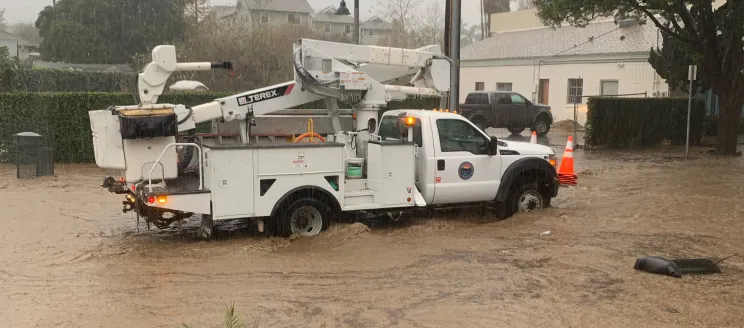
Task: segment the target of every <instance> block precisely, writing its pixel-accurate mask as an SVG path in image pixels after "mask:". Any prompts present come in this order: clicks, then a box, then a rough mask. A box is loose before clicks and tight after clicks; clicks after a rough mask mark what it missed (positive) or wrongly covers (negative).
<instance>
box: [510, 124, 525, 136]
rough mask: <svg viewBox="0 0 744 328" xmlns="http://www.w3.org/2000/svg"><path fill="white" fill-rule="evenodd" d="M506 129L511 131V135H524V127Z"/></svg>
mask: <svg viewBox="0 0 744 328" xmlns="http://www.w3.org/2000/svg"><path fill="white" fill-rule="evenodd" d="M506 129H507V130H509V132H511V134H513V135H519V134H520V133H522V131H524V127H519V128H518V127H514V126H508V127H506Z"/></svg>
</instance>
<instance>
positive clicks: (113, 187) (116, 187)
mask: <svg viewBox="0 0 744 328" xmlns="http://www.w3.org/2000/svg"><path fill="white" fill-rule="evenodd" d="M101 187H103V188H106V189H108V191H109V192H112V193H115V194H129V193H130V191H129V189H127V185H126V184H125V183H124V181H116V180H115V179H114V178H112V177H108V178H105V179H103V183H102V184H101Z"/></svg>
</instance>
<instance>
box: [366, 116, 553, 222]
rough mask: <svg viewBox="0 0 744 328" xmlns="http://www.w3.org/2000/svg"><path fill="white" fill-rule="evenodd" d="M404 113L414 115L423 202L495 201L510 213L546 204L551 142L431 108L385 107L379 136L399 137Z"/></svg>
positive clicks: (417, 179) (550, 182) (550, 192)
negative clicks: (509, 135) (505, 134)
mask: <svg viewBox="0 0 744 328" xmlns="http://www.w3.org/2000/svg"><path fill="white" fill-rule="evenodd" d="M403 117H411V118H412V120H413V121H414V122H412V123H413V129H412V140H413V142H414V143H415V145H416V146H415V149H416V154H415V157H416V170H415V183H416V187H417V189H418V190H419V191H420V192H421V194H422V196H423V198H424V200H425V201H426V203H427V204H429V205H446V204H461V203H474V202H491V201H496V202H498V203H501V204H503V205H505V206H504V209H505V211H504V215H506V216H509V215H511V214H513V213H514V212H517V211H525V210H532V209H537V208H543V207H546V206H549V204H550V199H551V198H553V197H555V196H556V195H557V190H558V189H557V186H558V183H557V179H556V176H557V175H556V171H555V163H556V162H555V161H556V157H555V153H554V152H553V150H552V149H551V148H550V147H547V146H543V145H535V144H530V143H523V142H513V141H509V142H508V143H507V142H505V141H501V140H498V139H496V137H492V136H489V135H488V134H486V133H485V132H484V131H483V130H482V129H480V128H478V127H477V126H476V125H474V124H473V123H472V122H471V121H469V120H467V119H465V118H464V117H463V116H461V115H459V114H455V113H449V112H438V111H429V110H391V111H387V112H385V113H384V114H383V115H382V117H381V119H380V123H379V128H378V131H377V137H379V138H380V139H382V140H391V139H392V140H397V139H400V138H401V137H402V136H401V132H400V131H401V129H400V125H401V124H402V123H401V118H403ZM409 120H410V119H409ZM517 193H518V194H517Z"/></svg>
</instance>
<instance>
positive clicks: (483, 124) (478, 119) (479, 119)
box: [470, 115, 488, 132]
mask: <svg viewBox="0 0 744 328" xmlns="http://www.w3.org/2000/svg"><path fill="white" fill-rule="evenodd" d="M470 122H473V124H475V126H477V127H478V128H479V129H481V131H483V132H486V129H488V122H487V121H486V119H485V118H484V117H483V116H480V115H476V116H473V117H471V118H470Z"/></svg>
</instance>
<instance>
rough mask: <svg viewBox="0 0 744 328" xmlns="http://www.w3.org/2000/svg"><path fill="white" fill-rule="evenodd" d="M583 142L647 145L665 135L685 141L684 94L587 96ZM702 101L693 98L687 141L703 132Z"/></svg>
mask: <svg viewBox="0 0 744 328" xmlns="http://www.w3.org/2000/svg"><path fill="white" fill-rule="evenodd" d="M588 105H589V112H588V114H587V128H586V139H587V140H586V143H587V145H589V146H591V147H612V148H621V147H633V146H651V145H656V144H659V143H661V142H662V141H663V140H665V139H668V140H670V141H671V142H672V144H675V145H681V144H684V143H685V139H686V134H687V99H686V98H616V97H593V98H590V99H589V103H588ZM704 119H705V103H704V102H703V101H700V100H693V103H692V111H691V115H690V143H691V144H697V143H699V142H700V141H701V139H702V136H703V125H704Z"/></svg>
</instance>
